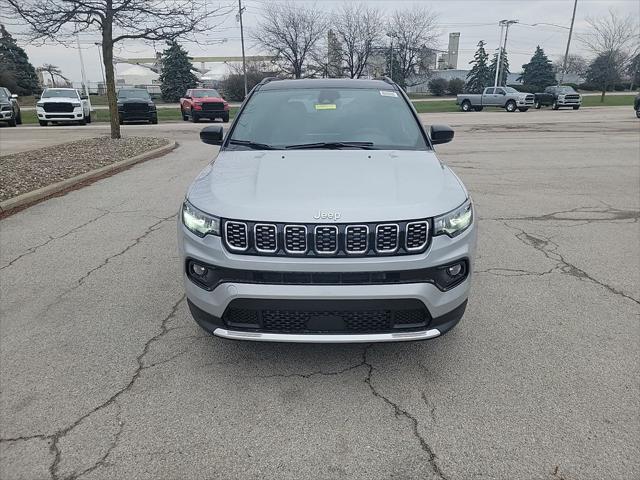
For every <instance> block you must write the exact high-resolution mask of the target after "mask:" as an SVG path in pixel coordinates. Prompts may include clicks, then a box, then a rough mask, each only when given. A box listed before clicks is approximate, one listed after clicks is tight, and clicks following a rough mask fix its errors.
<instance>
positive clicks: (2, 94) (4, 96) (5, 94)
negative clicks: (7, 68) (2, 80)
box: [0, 88, 9, 100]
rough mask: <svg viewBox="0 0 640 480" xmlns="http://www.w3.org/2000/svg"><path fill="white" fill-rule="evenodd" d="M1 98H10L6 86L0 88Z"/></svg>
mask: <svg viewBox="0 0 640 480" xmlns="http://www.w3.org/2000/svg"><path fill="white" fill-rule="evenodd" d="M0 98H1V99H3V100H6V99H7V98H9V96H8V95H7V92H5V90H4V88H0Z"/></svg>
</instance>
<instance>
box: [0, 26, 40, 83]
mask: <svg viewBox="0 0 640 480" xmlns="http://www.w3.org/2000/svg"><path fill="white" fill-rule="evenodd" d="M0 65H2V69H3V70H4V71H5V73H4V75H3V78H5V77H6V78H8V79H11V80H12V85H14V87H13V88H14V89H15V91H13V90H12V91H11V93H16V94H18V95H33V94H35V93H38V92H39V91H40V82H39V81H38V75H37V74H36V69H35V68H33V65H31V63H29V57H28V56H27V53H26V52H25V51H24V50H23V49H22V48H20V47H19V46H18V44H17V43H16V41H15V40H14V38H13V37H12V36H11V34H10V33H9V32H7V30H6V29H5V28H4V25H2V24H1V23H0Z"/></svg>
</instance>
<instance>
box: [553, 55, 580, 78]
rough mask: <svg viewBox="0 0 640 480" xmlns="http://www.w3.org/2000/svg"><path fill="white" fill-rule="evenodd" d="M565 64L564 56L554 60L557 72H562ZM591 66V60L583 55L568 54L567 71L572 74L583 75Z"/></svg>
mask: <svg viewBox="0 0 640 480" xmlns="http://www.w3.org/2000/svg"><path fill="white" fill-rule="evenodd" d="M563 66H564V57H559V58H558V59H557V60H556V61H555V62H553V67H554V69H555V70H556V72H561V71H562V68H563ZM588 68H589V62H588V61H587V59H586V58H584V57H583V56H582V55H578V54H576V53H570V54H569V55H567V70H566V72H565V73H568V74H570V75H577V76H579V77H583V76H584V74H585V73H586V72H587V69H588Z"/></svg>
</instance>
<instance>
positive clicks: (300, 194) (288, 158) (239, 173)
mask: <svg viewBox="0 0 640 480" xmlns="http://www.w3.org/2000/svg"><path fill="white" fill-rule="evenodd" d="M382 112H384V115H381V113H382ZM200 135H201V138H202V140H203V141H204V142H205V143H208V144H214V145H221V147H220V152H219V153H218V156H217V158H216V159H215V160H214V161H213V162H212V163H211V164H209V165H208V166H207V167H206V168H205V169H204V170H203V171H202V172H201V173H200V175H198V177H197V178H196V179H195V181H194V182H193V183H192V184H191V186H190V187H189V189H188V192H187V195H186V198H185V201H184V204H183V205H182V208H181V212H180V215H179V217H180V218H179V221H178V244H179V250H180V255H181V259H182V273H183V275H184V286H185V289H186V294H187V298H188V304H189V307H190V309H191V313H192V314H193V316H194V318H195V320H196V321H197V322H198V323H199V324H200V325H201V326H202V327H203V328H204V329H205V330H207V331H209V332H212V333H213V334H214V335H217V336H220V337H226V338H231V339H240V340H259V341H290V342H388V341H406V340H422V339H430V338H434V337H438V336H440V335H442V334H443V333H445V332H446V331H448V330H449V329H451V328H453V327H454V326H455V325H456V324H457V323H458V321H459V320H460V318H461V317H462V315H463V313H464V311H465V308H466V305H467V297H468V295H469V288H470V285H471V272H472V271H473V263H474V252H475V247H476V226H475V220H474V218H475V216H474V209H473V205H472V203H471V199H470V198H469V194H468V192H467V190H466V189H465V187H464V186H463V184H462V182H461V181H460V179H459V178H458V177H457V176H456V175H455V174H454V173H453V172H452V171H451V169H449V168H448V167H447V166H446V165H444V164H443V163H441V162H440V161H439V160H438V158H437V156H436V153H435V150H434V148H433V145H435V144H439V143H445V142H449V141H451V140H452V138H453V135H454V133H453V130H451V129H450V128H449V127H446V126H436V125H433V126H431V128H430V129H429V134H428V133H427V130H425V129H424V128H423V127H422V125H421V124H420V122H419V118H418V116H417V114H416V112H415V110H414V109H413V107H412V105H411V102H410V101H409V99H408V98H407V97H406V95H405V94H404V92H403V91H402V90H401V89H400V88H399V87H398V86H397V85H395V84H394V83H392V82H391V81H389V80H343V79H323V80H265V81H263V82H262V83H260V84H259V85H258V86H256V87H255V88H254V90H253V91H252V93H251V94H250V95H249V97H248V99H247V100H246V101H245V103H244V104H243V107H242V109H241V110H240V112H239V114H238V117H237V118H236V119H235V121H234V123H233V125H232V126H231V128H230V130H229V132H228V133H227V135H226V136H225V137H224V138H223V127H222V125H215V126H210V127H207V128H205V129H203V130H202V132H201V134H200Z"/></svg>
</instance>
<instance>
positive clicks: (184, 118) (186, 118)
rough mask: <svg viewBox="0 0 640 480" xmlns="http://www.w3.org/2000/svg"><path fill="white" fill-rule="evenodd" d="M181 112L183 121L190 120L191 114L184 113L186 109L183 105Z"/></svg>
mask: <svg viewBox="0 0 640 480" xmlns="http://www.w3.org/2000/svg"><path fill="white" fill-rule="evenodd" d="M180 114H181V115H182V121H184V122H186V121H187V120H189V115H187V114H186V113H184V110H183V109H182V107H180Z"/></svg>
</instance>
